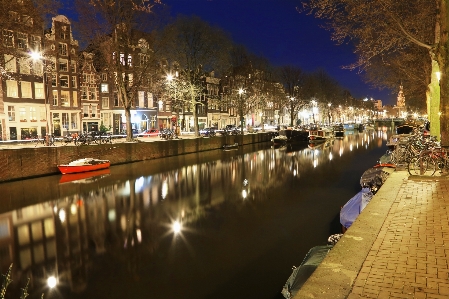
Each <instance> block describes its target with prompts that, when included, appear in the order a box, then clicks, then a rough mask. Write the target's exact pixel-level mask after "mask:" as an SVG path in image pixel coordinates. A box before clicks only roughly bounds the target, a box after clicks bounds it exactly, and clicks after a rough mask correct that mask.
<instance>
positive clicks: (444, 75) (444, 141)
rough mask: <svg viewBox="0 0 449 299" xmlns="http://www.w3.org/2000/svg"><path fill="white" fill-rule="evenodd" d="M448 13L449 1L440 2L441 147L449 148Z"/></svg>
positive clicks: (442, 0)
mask: <svg viewBox="0 0 449 299" xmlns="http://www.w3.org/2000/svg"><path fill="white" fill-rule="evenodd" d="M448 12H449V1H448V0H441V2H440V32H441V33H440V34H441V35H440V43H439V49H438V57H437V59H438V63H439V67H440V73H441V78H440V113H441V117H440V121H441V145H443V146H449V98H448V96H449V81H448V72H449V65H448V54H449V53H448V49H449V40H448V29H449V28H448V25H449V20H448Z"/></svg>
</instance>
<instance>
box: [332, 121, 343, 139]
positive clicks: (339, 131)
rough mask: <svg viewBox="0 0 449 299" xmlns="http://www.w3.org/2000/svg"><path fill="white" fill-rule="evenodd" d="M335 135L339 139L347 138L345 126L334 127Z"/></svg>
mask: <svg viewBox="0 0 449 299" xmlns="http://www.w3.org/2000/svg"><path fill="white" fill-rule="evenodd" d="M334 135H335V137H337V138H340V137H345V127H344V126H343V124H338V125H335V126H334Z"/></svg>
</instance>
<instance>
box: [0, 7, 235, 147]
mask: <svg viewBox="0 0 449 299" xmlns="http://www.w3.org/2000/svg"><path fill="white" fill-rule="evenodd" d="M14 18H16V19H17V22H20V21H21V20H22V21H23V20H25V18H22V19H21V18H17V17H16V16H14ZM26 20H27V22H28V23H29V26H30V30H27V33H21V32H18V31H15V30H12V29H2V31H1V34H2V43H3V45H2V46H3V49H6V51H3V52H4V54H3V57H0V60H1V63H2V64H1V66H2V81H1V88H2V90H1V92H0V132H1V135H0V137H1V139H2V140H20V139H27V138H32V137H34V136H45V135H46V134H47V132H48V133H50V134H54V135H55V136H62V135H66V134H71V133H75V132H82V131H98V130H99V129H100V127H101V126H103V129H106V130H107V131H109V132H111V133H113V134H120V133H122V132H124V131H125V130H126V120H125V116H124V109H123V104H122V103H121V101H119V98H118V95H117V92H116V91H115V86H114V84H113V81H112V78H110V76H109V74H108V73H107V72H102V71H101V70H97V69H95V67H94V54H93V53H88V52H81V51H80V46H79V43H78V41H77V40H75V39H74V37H73V34H72V26H71V22H70V21H69V20H68V18H67V17H65V16H62V15H59V16H56V17H54V18H52V25H51V28H50V29H49V30H46V31H44V32H42V27H41V26H40V25H39V24H38V22H35V21H33V20H30V18H27V19H26ZM139 44H142V45H144V44H146V42H145V41H144V40H139ZM8 49H9V50H10V51H7V50H8ZM44 49H45V53H46V56H45V57H42V56H34V54H36V53H41V52H42V51H43V50H44ZM18 53H22V55H18ZM135 54H136V56H137V55H138V54H139V49H137V51H136V53H135ZM128 59H138V57H128ZM218 82H219V80H218V79H217V78H213V77H207V78H205V80H204V83H205V93H204V96H203V97H202V101H204V102H207V98H208V94H207V93H210V94H212V93H214V94H215V95H216V94H218V88H217V87H216V86H213V85H217V84H218ZM142 89H143V90H141V91H138V92H137V93H138V95H137V97H136V101H135V102H134V104H133V107H132V112H131V122H132V129H133V131H134V132H140V131H144V130H146V129H150V128H163V127H173V126H179V127H182V128H183V130H190V129H191V127H193V117H192V112H191V111H190V107H183V108H181V109H176V111H172V107H170V104H169V101H161V100H158V99H157V97H156V96H155V95H154V94H153V93H152V92H151V91H150V90H149V89H148V88H146V89H145V88H142ZM205 107H206V105H201V106H200V107H199V111H198V116H199V117H198V121H199V124H200V126H202V127H204V126H210V125H217V124H218V123H219V125H223V126H224V125H226V124H230V123H232V124H235V122H236V117H235V115H234V116H232V115H231V117H230V114H229V112H228V111H221V110H220V108H219V107H216V108H215V109H211V110H210V113H213V114H214V116H213V117H211V119H210V121H208V117H207V109H206V108H205ZM222 116H223V120H221V118H222ZM212 121H213V122H212Z"/></svg>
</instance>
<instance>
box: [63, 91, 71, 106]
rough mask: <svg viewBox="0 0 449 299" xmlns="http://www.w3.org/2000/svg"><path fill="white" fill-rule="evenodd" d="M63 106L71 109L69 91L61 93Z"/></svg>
mask: <svg viewBox="0 0 449 299" xmlns="http://www.w3.org/2000/svg"><path fill="white" fill-rule="evenodd" d="M61 106H62V107H70V93H69V92H68V91H61Z"/></svg>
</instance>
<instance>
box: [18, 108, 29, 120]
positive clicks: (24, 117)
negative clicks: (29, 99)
mask: <svg viewBox="0 0 449 299" xmlns="http://www.w3.org/2000/svg"><path fill="white" fill-rule="evenodd" d="M19 120H20V121H27V111H26V109H25V107H20V108H19Z"/></svg>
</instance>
